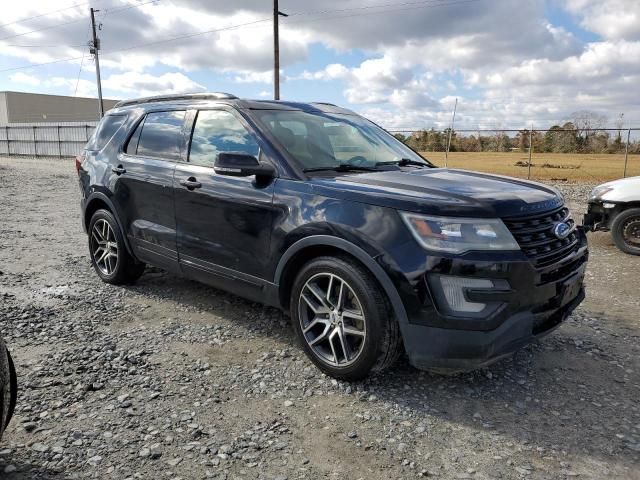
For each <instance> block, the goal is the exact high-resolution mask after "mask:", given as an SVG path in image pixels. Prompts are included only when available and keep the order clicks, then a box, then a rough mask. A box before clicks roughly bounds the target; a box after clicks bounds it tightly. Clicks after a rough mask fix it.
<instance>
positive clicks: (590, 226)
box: [582, 201, 613, 232]
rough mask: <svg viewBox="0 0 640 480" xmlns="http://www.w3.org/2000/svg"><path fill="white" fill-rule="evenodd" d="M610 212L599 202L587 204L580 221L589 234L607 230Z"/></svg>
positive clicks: (610, 210) (609, 209) (610, 209)
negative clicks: (585, 211)
mask: <svg viewBox="0 0 640 480" xmlns="http://www.w3.org/2000/svg"><path fill="white" fill-rule="evenodd" d="M608 205H612V204H608ZM612 211H613V209H612V208H605V207H604V205H603V203H602V202H600V201H596V202H589V205H588V207H587V213H586V214H585V215H584V217H583V219H582V225H583V227H584V228H585V229H586V230H587V231H589V232H595V231H607V230H609V223H610V221H611V217H612V216H611V213H612Z"/></svg>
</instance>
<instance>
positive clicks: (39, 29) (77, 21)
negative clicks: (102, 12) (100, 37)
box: [0, 0, 160, 41]
mask: <svg viewBox="0 0 640 480" xmlns="http://www.w3.org/2000/svg"><path fill="white" fill-rule="evenodd" d="M159 1H160V0H149V1H147V2H144V3H138V4H135V5H127V6H126V7H121V8H116V9H109V11H110V13H118V12H124V11H126V10H131V9H132V8H140V7H143V6H145V5H148V4H150V3H156V2H159ZM82 21H84V19H83V18H77V19H75V20H70V21H68V22H63V23H57V24H55V25H49V26H48V27H42V28H38V29H36V30H30V31H28V32H22V33H14V34H13V35H8V36H6V37H2V38H0V41H2V40H7V39H9V38H15V37H22V36H24V35H29V34H30V33H36V32H44V31H46V30H53V29H55V28H59V27H64V26H66V25H71V24H74V23H79V22H82Z"/></svg>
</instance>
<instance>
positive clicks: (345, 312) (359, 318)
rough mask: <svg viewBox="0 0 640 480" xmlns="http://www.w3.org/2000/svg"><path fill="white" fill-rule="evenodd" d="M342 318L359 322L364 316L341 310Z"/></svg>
mask: <svg viewBox="0 0 640 480" xmlns="http://www.w3.org/2000/svg"><path fill="white" fill-rule="evenodd" d="M342 316H343V317H347V318H351V319H353V320H359V321H361V322H362V321H364V315H363V314H362V313H360V312H354V311H353V310H343V311H342Z"/></svg>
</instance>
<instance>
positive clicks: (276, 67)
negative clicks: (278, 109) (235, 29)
mask: <svg viewBox="0 0 640 480" xmlns="http://www.w3.org/2000/svg"><path fill="white" fill-rule="evenodd" d="M281 15H282V16H283V17H288V16H289V15H287V14H286V13H282V12H281V11H280V10H279V9H278V0H273V99H274V100H280V30H279V23H280V16H281Z"/></svg>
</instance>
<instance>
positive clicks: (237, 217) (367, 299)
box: [76, 94, 587, 380]
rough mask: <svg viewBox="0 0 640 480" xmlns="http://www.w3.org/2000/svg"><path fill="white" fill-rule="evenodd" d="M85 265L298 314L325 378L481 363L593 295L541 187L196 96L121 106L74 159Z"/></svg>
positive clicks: (339, 120)
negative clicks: (149, 273) (394, 366)
mask: <svg viewBox="0 0 640 480" xmlns="http://www.w3.org/2000/svg"><path fill="white" fill-rule="evenodd" d="M76 168H77V169H78V173H79V177H80V187H81V190H82V213H83V225H84V227H85V229H86V231H87V232H88V236H89V251H90V255H91V261H92V263H93V266H94V267H95V270H96V272H97V273H98V275H99V276H100V277H101V278H102V279H103V280H104V281H105V282H109V283H115V284H122V283H127V282H132V281H135V280H136V279H137V278H138V277H140V275H141V274H142V272H143V269H144V266H145V264H147V263H148V264H152V265H155V266H157V267H161V268H163V269H166V270H169V271H171V272H174V273H176V274H180V275H184V276H185V277H188V278H192V279H195V280H199V281H202V282H205V283H208V284H210V285H212V286H214V287H217V288H221V289H224V290H228V291H230V292H233V293H235V294H238V295H240V296H243V297H246V298H248V299H251V300H254V301H258V302H262V303H264V304H267V305H273V306H276V307H279V308H282V309H283V310H284V311H288V312H289V313H290V315H291V318H292V323H293V327H294V329H295V331H296V332H297V335H298V337H299V338H300V340H301V343H302V345H303V348H304V349H305V351H306V353H307V354H308V355H309V357H310V358H311V359H312V360H313V362H314V363H315V364H316V365H317V366H318V367H319V368H320V369H322V370H323V371H324V372H326V373H328V374H329V375H332V376H334V377H336V378H341V379H347V380H353V379H358V378H362V377H364V376H366V375H367V374H368V373H369V372H371V371H377V370H381V369H383V368H385V367H386V366H388V365H390V364H391V363H392V362H393V361H394V360H395V359H396V358H397V356H398V354H399V353H401V352H402V351H403V350H404V351H405V352H406V353H407V355H408V357H409V359H410V361H411V363H412V364H413V365H415V366H416V367H419V368H426V369H432V370H440V371H459V370H468V369H472V368H476V367H479V366H482V365H486V364H489V363H491V362H493V361H495V360H496V359H498V358H499V357H501V356H503V355H506V354H508V353H511V352H513V351H514V350H516V349H518V348H519V347H522V346H523V345H525V344H527V343H528V342H530V341H531V340H532V339H534V338H535V337H538V336H540V335H543V334H545V333H547V332H549V331H551V330H552V329H553V328H554V327H557V326H558V325H559V324H560V323H561V322H562V321H563V320H564V319H565V318H566V317H567V316H568V315H569V313H570V312H571V311H572V310H573V309H574V308H575V307H576V306H577V305H578V304H579V303H580V302H581V301H582V299H583V298H584V289H583V285H582V283H583V277H584V271H585V267H586V261H587V242H586V237H585V235H584V232H583V231H582V230H581V229H579V228H577V227H576V225H575V223H574V221H573V220H572V218H571V216H570V214H569V210H568V209H567V208H566V207H565V205H564V201H563V198H562V196H561V194H560V193H559V192H558V191H557V190H555V189H553V188H551V187H548V186H545V185H540V184H536V183H532V182H526V181H522V180H516V179H512V178H505V177H498V176H493V175H486V174H480V173H474V172H469V171H463V170H451V169H443V168H435V167H434V166H433V165H431V164H430V163H429V162H427V161H426V160H424V159H423V158H422V157H421V156H420V155H418V154H417V153H416V152H414V151H413V150H411V149H410V148H408V147H407V146H406V145H404V144H403V143H402V142H400V141H399V140H397V139H396V138H394V137H393V136H392V135H390V134H389V133H387V132H386V131H385V130H383V129H382V128H380V127H378V126H377V125H375V124H374V123H372V122H370V121H368V120H366V119H364V118H362V117H360V116H359V115H357V114H355V113H353V112H351V111H349V110H345V109H343V108H339V107H336V106H334V105H330V104H325V103H309V104H307V103H293V102H275V101H253V100H242V99H238V98H236V97H234V96H232V95H228V94H196V95H182V96H165V97H152V98H143V99H138V100H132V101H125V102H120V103H119V104H118V105H116V107H115V108H114V109H113V110H111V111H109V112H108V114H107V116H105V117H104V119H103V120H102V122H101V123H100V125H99V126H98V128H97V130H96V132H95V134H94V136H93V138H92V140H91V141H90V142H89V144H88V145H87V146H86V149H85V151H84V153H83V154H82V156H80V157H79V158H78V159H77V160H76Z"/></svg>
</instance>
